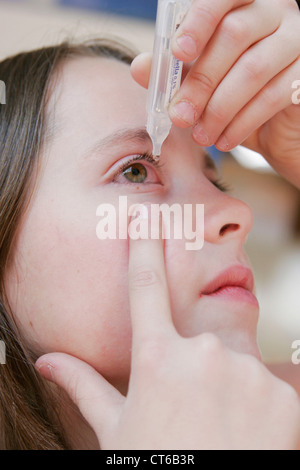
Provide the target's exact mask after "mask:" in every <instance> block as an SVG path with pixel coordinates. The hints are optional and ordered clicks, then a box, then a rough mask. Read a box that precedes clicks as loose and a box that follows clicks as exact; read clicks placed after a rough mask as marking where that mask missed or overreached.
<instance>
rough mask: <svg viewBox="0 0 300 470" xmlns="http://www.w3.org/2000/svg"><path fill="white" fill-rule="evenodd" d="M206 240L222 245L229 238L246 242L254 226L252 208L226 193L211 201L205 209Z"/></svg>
mask: <svg viewBox="0 0 300 470" xmlns="http://www.w3.org/2000/svg"><path fill="white" fill-rule="evenodd" d="M204 211H205V218H204V239H205V240H206V241H208V242H211V243H222V242H225V241H226V240H228V239H229V238H236V239H239V240H240V241H241V243H244V242H245V239H246V237H247V235H248V233H249V232H250V230H251V228H252V225H253V215H252V211H251V209H250V207H249V206H248V205H247V204H246V203H244V202H242V201H240V200H239V199H236V198H234V197H232V196H229V195H226V194H224V193H222V194H220V195H219V197H217V198H215V199H214V200H210V201H208V202H207V204H205V207H204Z"/></svg>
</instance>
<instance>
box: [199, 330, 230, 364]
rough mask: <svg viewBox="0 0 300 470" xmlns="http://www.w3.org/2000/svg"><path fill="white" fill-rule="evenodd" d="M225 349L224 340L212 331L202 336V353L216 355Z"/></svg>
mask: <svg viewBox="0 0 300 470" xmlns="http://www.w3.org/2000/svg"><path fill="white" fill-rule="evenodd" d="M223 349H224V346H223V343H222V341H221V340H220V339H219V338H218V337H217V336H215V335H214V334H212V333H204V334H202V336H201V337H200V353H201V354H202V355H205V356H206V357H212V358H213V357H216V356H218V355H220V354H222V352H223Z"/></svg>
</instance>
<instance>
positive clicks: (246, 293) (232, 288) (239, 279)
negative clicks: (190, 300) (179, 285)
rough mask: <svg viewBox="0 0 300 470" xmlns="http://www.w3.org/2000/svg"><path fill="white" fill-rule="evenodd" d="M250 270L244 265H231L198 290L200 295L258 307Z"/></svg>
mask: <svg viewBox="0 0 300 470" xmlns="http://www.w3.org/2000/svg"><path fill="white" fill-rule="evenodd" d="M253 291H254V278H253V274H252V271H251V270H250V269H248V268H246V267H244V266H241V265H237V266H233V267H231V268H229V269H226V270H225V271H223V272H221V273H220V274H219V275H218V276H217V277H216V278H215V279H214V280H212V281H211V282H209V283H208V284H207V285H206V286H205V287H204V289H203V290H202V291H201V292H200V297H210V298H220V299H224V300H225V299H227V300H231V301H238V302H247V303H250V304H252V305H255V306H256V307H258V306H259V305H258V300H257V298H256V297H255V295H254V293H253Z"/></svg>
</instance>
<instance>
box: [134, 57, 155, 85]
mask: <svg viewBox="0 0 300 470" xmlns="http://www.w3.org/2000/svg"><path fill="white" fill-rule="evenodd" d="M151 64H152V54H150V53H148V52H144V53H142V54H139V55H138V56H137V57H136V58H135V59H134V60H133V62H132V64H131V69H130V70H131V74H132V77H133V78H134V80H135V81H136V82H137V83H138V84H139V85H141V86H142V87H144V88H148V85H149V79H150V72H151Z"/></svg>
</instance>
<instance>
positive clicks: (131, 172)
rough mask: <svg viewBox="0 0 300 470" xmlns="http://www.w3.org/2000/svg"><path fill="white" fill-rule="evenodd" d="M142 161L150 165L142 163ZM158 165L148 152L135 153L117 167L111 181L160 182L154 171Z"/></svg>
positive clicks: (132, 182)
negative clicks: (142, 153)
mask: <svg viewBox="0 0 300 470" xmlns="http://www.w3.org/2000/svg"><path fill="white" fill-rule="evenodd" d="M143 161H146V162H148V163H150V164H151V165H144V164H143ZM160 167H161V165H160V163H159V162H157V160H155V159H154V157H153V156H152V155H150V154H144V155H135V156H134V157H132V158H131V159H130V160H129V161H127V162H125V163H123V164H122V165H121V166H120V167H119V168H118V170H117V172H116V175H115V176H114V180H113V181H114V182H115V183H121V184H122V183H123V184H126V183H127V184H129V183H131V184H143V183H144V184H160V183H161V180H160V178H159V177H158V174H157V173H158V172H157V171H155V170H156V169H158V168H160Z"/></svg>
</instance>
